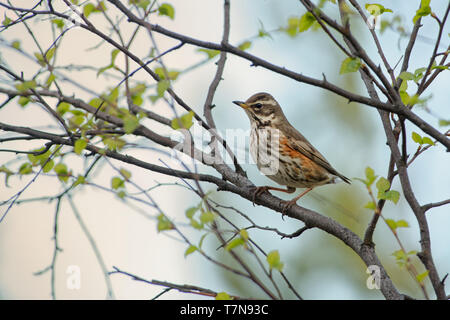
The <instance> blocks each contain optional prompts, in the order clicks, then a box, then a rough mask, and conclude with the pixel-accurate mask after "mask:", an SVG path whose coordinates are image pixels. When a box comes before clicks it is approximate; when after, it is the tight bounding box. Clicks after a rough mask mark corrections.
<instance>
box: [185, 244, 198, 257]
mask: <svg viewBox="0 0 450 320" xmlns="http://www.w3.org/2000/svg"><path fill="white" fill-rule="evenodd" d="M197 250H198V248H197V247H196V246H194V245H190V246H189V247H188V248H187V249H186V251H185V252H184V257H185V258H186V257H187V256H188V255H190V254H191V253H194V252H195V251H197Z"/></svg>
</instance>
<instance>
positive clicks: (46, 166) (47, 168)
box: [41, 159, 55, 173]
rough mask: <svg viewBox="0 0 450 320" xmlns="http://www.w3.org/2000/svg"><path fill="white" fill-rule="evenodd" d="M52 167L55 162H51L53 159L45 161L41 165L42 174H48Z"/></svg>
mask: <svg viewBox="0 0 450 320" xmlns="http://www.w3.org/2000/svg"><path fill="white" fill-rule="evenodd" d="M42 165H43V167H42ZM54 165H55V161H53V159H50V160H48V161H45V162H44V163H42V164H41V167H42V171H43V172H44V173H47V172H50V171H51V170H52V169H53V166H54Z"/></svg>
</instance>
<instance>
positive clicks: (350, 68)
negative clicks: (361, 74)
mask: <svg viewBox="0 0 450 320" xmlns="http://www.w3.org/2000/svg"><path fill="white" fill-rule="evenodd" d="M360 67H361V59H359V58H352V57H348V58H347V59H345V60H344V61H342V64H341V70H340V71H339V74H344V73H349V72H356V71H358V69H359V68H360Z"/></svg>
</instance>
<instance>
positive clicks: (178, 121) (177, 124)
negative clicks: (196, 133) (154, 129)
mask: <svg viewBox="0 0 450 320" xmlns="http://www.w3.org/2000/svg"><path fill="white" fill-rule="evenodd" d="M193 117H194V112H193V111H189V112H188V113H186V114H184V115H182V116H181V117H179V118H175V119H173V120H172V123H171V125H172V128H173V129H175V130H178V129H181V128H184V129H190V128H191V127H192V125H193V124H194V122H193V121H192V119H193Z"/></svg>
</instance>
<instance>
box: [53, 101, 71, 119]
mask: <svg viewBox="0 0 450 320" xmlns="http://www.w3.org/2000/svg"><path fill="white" fill-rule="evenodd" d="M69 109H70V104H68V103H67V102H61V103H60V104H58V106H57V107H56V112H58V114H59V115H61V116H62V115H64V114H65V113H66V112H67V111H69Z"/></svg>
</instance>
